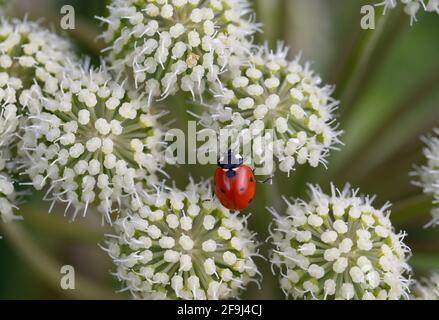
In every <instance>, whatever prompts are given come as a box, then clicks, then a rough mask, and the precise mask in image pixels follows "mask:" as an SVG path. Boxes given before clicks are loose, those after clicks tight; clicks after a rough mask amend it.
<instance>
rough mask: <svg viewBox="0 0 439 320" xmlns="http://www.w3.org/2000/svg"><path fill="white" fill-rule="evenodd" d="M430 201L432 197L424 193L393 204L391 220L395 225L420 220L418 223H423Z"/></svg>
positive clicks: (429, 207) (431, 201) (430, 204)
mask: <svg viewBox="0 0 439 320" xmlns="http://www.w3.org/2000/svg"><path fill="white" fill-rule="evenodd" d="M432 203H433V198H432V197H431V196H428V195H425V194H421V195H417V196H415V197H412V198H409V199H405V200H402V201H400V202H398V203H396V204H395V205H394V206H393V209H392V215H391V219H392V222H393V223H394V224H396V225H405V224H407V223H408V222H409V221H413V220H420V225H423V224H425V222H426V221H425V219H424V218H425V217H426V216H427V215H428V214H429V212H430V209H431V207H432V205H433V204H432Z"/></svg>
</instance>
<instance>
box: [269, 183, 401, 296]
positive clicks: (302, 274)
mask: <svg viewBox="0 0 439 320" xmlns="http://www.w3.org/2000/svg"><path fill="white" fill-rule="evenodd" d="M357 192H358V190H350V189H349V186H347V187H346V188H345V189H344V190H343V191H339V190H337V189H336V188H335V187H334V186H332V192H331V195H327V194H324V193H323V192H322V191H321V189H320V188H319V187H317V186H310V201H309V202H305V201H302V200H296V201H294V202H289V201H287V200H286V203H287V206H288V207H287V210H286V215H279V214H278V213H277V212H275V211H274V210H273V209H271V210H270V211H271V213H272V214H273V215H274V217H275V223H274V227H273V231H272V236H271V238H272V239H273V243H274V246H275V249H274V250H273V255H272V264H273V266H274V267H277V268H278V269H279V271H280V285H281V288H282V290H283V291H284V293H285V295H287V296H291V297H292V298H294V299H299V298H305V299H399V298H400V297H401V296H402V295H405V294H406V291H407V288H408V285H409V281H408V279H406V278H405V276H404V273H405V272H406V271H407V270H408V266H407V264H406V259H407V253H408V252H409V248H408V247H406V246H405V245H404V244H403V243H402V239H403V238H404V234H403V233H400V234H395V232H394V229H393V227H392V225H391V222H390V220H389V212H388V210H387V209H388V205H385V206H384V207H382V208H381V209H376V208H374V207H373V206H372V199H371V198H368V197H360V196H357Z"/></svg>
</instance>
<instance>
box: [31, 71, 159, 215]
mask: <svg viewBox="0 0 439 320" xmlns="http://www.w3.org/2000/svg"><path fill="white" fill-rule="evenodd" d="M56 84H57V85H59V89H58V90H54V91H53V92H48V91H47V90H45V88H40V87H39V86H33V87H31V88H30V89H29V90H27V95H26V97H27V99H26V101H23V104H24V105H26V106H33V108H30V109H31V110H34V109H35V110H39V112H38V113H35V114H32V115H31V116H30V120H31V121H30V122H31V124H30V125H29V126H27V128H26V135H25V137H24V144H25V149H26V150H27V151H28V154H29V161H30V164H29V168H28V170H27V173H28V174H29V176H30V177H31V179H32V183H33V186H34V188H36V189H37V190H40V189H42V188H43V187H45V186H47V185H48V186H49V192H51V193H52V194H53V196H54V197H53V200H54V201H62V202H65V203H67V208H68V207H70V205H73V206H74V208H75V212H74V217H75V216H76V215H77V213H78V212H79V210H84V214H85V213H86V212H87V208H88V206H89V205H91V204H94V205H96V206H97V208H98V210H99V211H100V212H102V213H104V214H105V217H106V218H107V220H108V221H109V222H110V221H111V219H110V213H111V211H112V210H113V209H114V207H113V204H120V203H121V199H122V198H123V197H135V190H136V184H137V183H142V184H146V183H148V180H149V179H153V180H155V177H153V176H151V175H153V174H154V173H155V172H156V171H159V170H160V168H161V165H162V159H163V157H162V155H161V152H160V151H159V149H160V138H161V136H162V132H161V130H160V126H159V125H158V124H157V122H156V120H157V118H158V117H159V116H160V114H157V115H152V113H151V112H150V109H149V108H147V102H146V98H145V97H143V96H137V95H136V94H135V93H134V92H131V91H128V90H126V89H125V88H124V86H123V85H119V84H118V83H117V82H115V81H113V80H111V75H110V74H109V73H107V71H106V70H104V69H99V70H91V69H89V68H88V67H86V68H85V69H81V68H77V69H72V70H70V72H68V73H66V74H64V77H63V79H62V80H61V81H60V82H59V83H58V82H57V83H56ZM66 210H67V209H66Z"/></svg>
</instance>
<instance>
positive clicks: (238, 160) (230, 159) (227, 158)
mask: <svg viewBox="0 0 439 320" xmlns="http://www.w3.org/2000/svg"><path fill="white" fill-rule="evenodd" d="M243 162H244V159H243V158H242V157H241V156H240V155H239V154H235V153H234V152H233V151H232V150H229V151H227V153H225V154H224V155H223V156H222V157H221V158H220V159H218V167H221V168H223V169H234V168H238V167H240V166H242V164H243Z"/></svg>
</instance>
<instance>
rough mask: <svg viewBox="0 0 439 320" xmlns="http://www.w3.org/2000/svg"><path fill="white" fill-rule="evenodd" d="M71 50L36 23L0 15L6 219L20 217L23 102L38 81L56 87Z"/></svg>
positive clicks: (2, 208) (0, 140)
mask: <svg viewBox="0 0 439 320" xmlns="http://www.w3.org/2000/svg"><path fill="white" fill-rule="evenodd" d="M72 51H73V48H72V46H71V44H70V42H68V41H67V40H65V39H64V38H62V37H60V36H57V35H56V34H54V33H52V32H50V31H48V30H46V29H44V28H43V27H41V26H39V25H38V24H37V23H34V22H29V21H26V20H25V21H22V20H18V19H12V20H9V19H6V18H4V17H2V18H0V216H1V218H2V219H3V220H4V221H10V220H12V219H16V218H17V217H16V216H15V215H14V213H13V209H14V208H16V204H17V198H18V196H19V195H20V192H19V193H17V192H16V191H15V185H14V184H15V183H14V181H15V176H16V175H17V173H18V171H20V170H21V169H22V165H23V160H22V158H23V152H22V149H21V148H20V147H19V146H18V144H20V145H21V141H20V137H22V136H23V134H24V128H25V126H26V125H27V115H28V113H29V109H28V108H31V107H32V106H30V105H29V106H26V107H23V105H22V102H23V101H25V100H26V95H27V90H26V89H28V88H29V87H30V86H31V85H34V84H35V85H41V86H42V87H44V89H45V90H47V91H48V92H51V93H52V92H54V91H56V90H57V89H58V87H57V86H56V85H54V84H56V83H57V81H58V80H57V79H58V78H59V77H60V75H61V74H62V73H63V72H64V63H65V62H66V61H72V60H74V58H72V57H73V55H72V54H71V52H72ZM34 111H35V110H34ZM36 112H38V111H36Z"/></svg>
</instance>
